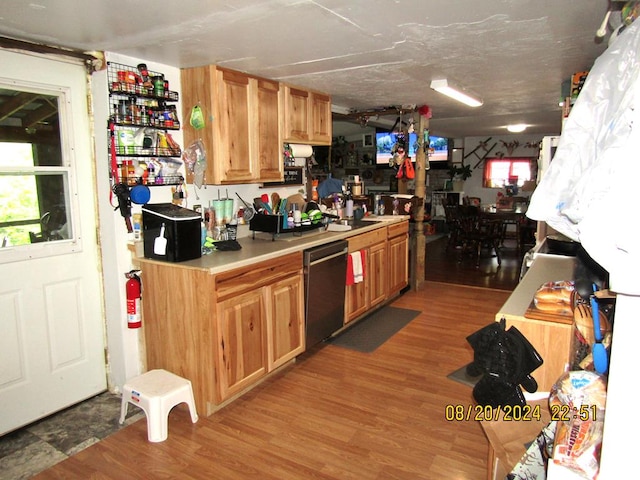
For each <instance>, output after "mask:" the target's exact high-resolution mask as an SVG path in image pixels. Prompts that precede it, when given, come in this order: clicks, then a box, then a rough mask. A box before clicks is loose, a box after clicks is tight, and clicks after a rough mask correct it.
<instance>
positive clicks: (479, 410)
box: [444, 404, 598, 422]
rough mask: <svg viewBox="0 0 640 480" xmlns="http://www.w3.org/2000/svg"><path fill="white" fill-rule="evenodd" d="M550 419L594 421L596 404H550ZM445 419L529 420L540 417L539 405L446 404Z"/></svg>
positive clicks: (596, 409) (451, 420)
mask: <svg viewBox="0 0 640 480" xmlns="http://www.w3.org/2000/svg"><path fill="white" fill-rule="evenodd" d="M549 411H550V413H551V421H552V422H553V421H560V422H568V421H570V420H571V419H576V418H579V419H580V420H582V421H585V422H586V421H588V420H591V421H595V420H596V415H597V411H598V408H597V406H596V405H581V406H580V407H572V406H569V405H550V406H549ZM444 417H445V420H447V421H449V422H461V421H479V422H482V421H497V420H502V421H505V422H531V421H539V420H540V418H541V414H540V405H513V406H511V405H505V406H501V407H498V408H493V407H491V406H490V405H471V404H468V405H462V404H458V405H451V404H449V405H446V406H445V409H444Z"/></svg>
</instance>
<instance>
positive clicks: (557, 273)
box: [496, 254, 576, 320]
mask: <svg viewBox="0 0 640 480" xmlns="http://www.w3.org/2000/svg"><path fill="white" fill-rule="evenodd" d="M575 265H576V259H575V257H566V256H562V255H548V254H541V255H537V256H536V257H535V259H534V260H533V263H532V265H531V268H529V270H528V271H527V273H526V275H525V276H524V278H523V279H522V280H521V281H520V283H519V284H518V286H517V287H516V288H515V289H514V290H513V293H512V294H511V296H510V297H509V298H508V299H507V301H506V302H505V303H504V305H503V306H502V308H501V309H500V311H499V312H498V313H497V314H496V320H499V319H500V317H502V316H503V315H506V316H511V317H524V314H525V313H526V311H527V308H529V305H530V304H531V300H533V296H534V295H535V293H536V291H537V290H538V289H539V288H540V286H541V285H542V284H543V283H546V282H552V281H558V280H573V279H574V270H575Z"/></svg>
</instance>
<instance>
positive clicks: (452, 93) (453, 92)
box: [431, 78, 482, 107]
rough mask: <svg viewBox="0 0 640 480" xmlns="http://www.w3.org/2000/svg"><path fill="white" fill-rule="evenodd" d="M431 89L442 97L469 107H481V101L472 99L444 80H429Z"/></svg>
mask: <svg viewBox="0 0 640 480" xmlns="http://www.w3.org/2000/svg"><path fill="white" fill-rule="evenodd" d="M431 88H433V89H434V90H435V91H436V92H439V93H442V94H443V95H446V96H447V97H451V98H453V99H454V100H457V101H458V102H462V103H464V104H465V105H469V106H470V107H479V106H480V105H482V100H479V99H477V98H474V97H472V96H470V95H469V94H467V93H464V92H462V91H461V90H458V89H457V88H455V87H453V86H452V85H449V83H448V82H447V79H446V78H445V79H442V80H431Z"/></svg>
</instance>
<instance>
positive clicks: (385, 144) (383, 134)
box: [376, 131, 449, 167]
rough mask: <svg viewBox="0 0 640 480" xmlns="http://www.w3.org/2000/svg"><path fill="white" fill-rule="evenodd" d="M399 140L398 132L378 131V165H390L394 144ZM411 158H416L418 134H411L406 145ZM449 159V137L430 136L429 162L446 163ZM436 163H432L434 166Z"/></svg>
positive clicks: (413, 159)
mask: <svg viewBox="0 0 640 480" xmlns="http://www.w3.org/2000/svg"><path fill="white" fill-rule="evenodd" d="M397 142H398V134H397V133H394V132H388V131H377V132H376V165H378V166H380V167H383V166H387V167H388V166H389V160H391V158H392V157H393V153H392V152H393V150H394V146H395V145H396V143H397ZM405 148H407V150H408V155H409V157H411V160H412V161H414V162H415V160H416V150H417V148H418V135H417V134H415V133H410V134H409V142H408V145H406V146H405ZM448 159H449V139H448V138H446V137H437V136H434V135H430V136H429V162H433V163H434V164H436V165H445V166H446V164H447V160H448ZM433 166H434V165H433V164H432V167H433Z"/></svg>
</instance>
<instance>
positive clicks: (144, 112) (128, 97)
mask: <svg viewBox="0 0 640 480" xmlns="http://www.w3.org/2000/svg"><path fill="white" fill-rule="evenodd" d="M107 80H108V82H109V125H108V127H109V135H110V144H109V149H110V152H109V153H110V156H111V165H110V168H111V175H112V178H114V181H115V180H116V179H117V181H115V183H118V182H122V183H125V184H127V185H129V186H133V185H139V184H143V185H148V186H156V185H180V184H182V183H183V180H184V179H183V177H182V175H180V174H179V173H178V169H179V167H180V166H181V164H182V162H181V161H179V158H180V156H181V155H182V151H181V148H180V145H178V143H177V142H176V141H175V140H174V139H173V137H172V135H171V133H170V132H171V131H178V130H180V121H179V119H178V112H177V110H176V105H175V102H177V101H178V92H175V91H171V90H170V89H169V82H168V81H167V80H165V79H164V75H163V74H162V73H159V72H153V71H150V70H148V69H147V67H146V65H145V64H140V65H138V66H137V67H132V66H128V65H123V64H119V63H114V62H108V64H107ZM177 159H178V160H177Z"/></svg>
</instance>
